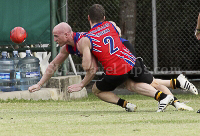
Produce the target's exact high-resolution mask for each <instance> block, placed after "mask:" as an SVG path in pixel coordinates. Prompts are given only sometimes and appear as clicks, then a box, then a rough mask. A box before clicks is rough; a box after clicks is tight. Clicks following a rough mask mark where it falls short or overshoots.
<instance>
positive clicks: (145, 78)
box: [96, 58, 153, 91]
mask: <svg viewBox="0 0 200 136" xmlns="http://www.w3.org/2000/svg"><path fill="white" fill-rule="evenodd" d="M127 79H131V80H132V81H134V82H142V83H147V84H151V83H152V81H153V75H152V74H151V73H150V72H149V71H148V70H147V68H146V67H145V65H144V64H143V61H142V59H141V58H137V59H136V63H135V66H134V68H133V69H132V70H131V71H129V72H128V73H127V74H124V75H119V76H113V75H103V78H102V79H101V80H100V81H97V82H96V86H97V88H98V89H99V90H101V91H113V90H114V89H115V88H116V87H118V86H119V85H121V84H123V83H124V82H125V81H126V80H127Z"/></svg>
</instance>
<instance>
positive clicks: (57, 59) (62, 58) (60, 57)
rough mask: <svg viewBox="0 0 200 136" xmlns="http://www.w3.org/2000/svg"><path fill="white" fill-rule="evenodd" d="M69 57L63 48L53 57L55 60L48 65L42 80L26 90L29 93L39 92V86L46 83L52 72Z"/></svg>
mask: <svg viewBox="0 0 200 136" xmlns="http://www.w3.org/2000/svg"><path fill="white" fill-rule="evenodd" d="M68 56H69V53H68V52H67V51H66V46H63V47H62V48H61V51H60V53H59V54H58V55H57V56H56V57H55V59H54V60H53V61H52V62H51V63H50V64H49V65H48V67H47V69H46V71H45V73H44V75H43V76H42V78H41V79H40V81H39V82H38V83H37V84H35V85H33V86H31V87H29V88H28V90H29V91H30V92H35V91H38V90H40V88H41V86H42V85H43V84H44V83H45V82H46V81H48V80H49V79H50V78H51V77H52V75H53V74H54V72H55V71H56V70H57V69H58V67H59V66H60V65H61V64H62V63H63V62H64V61H65V59H66V58H67V57H68Z"/></svg>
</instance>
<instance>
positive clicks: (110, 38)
mask: <svg viewBox="0 0 200 136" xmlns="http://www.w3.org/2000/svg"><path fill="white" fill-rule="evenodd" d="M84 36H85V37H88V38H89V39H90V42H91V45H92V49H91V50H92V54H93V55H94V56H95V57H96V58H97V59H98V61H100V62H101V64H102V65H103V67H104V72H105V73H106V75H123V74H126V73H127V72H129V71H130V70H131V69H132V68H133V67H134V65H135V61H136V58H135V56H134V55H133V54H132V53H131V52H130V51H129V50H128V49H127V48H126V47H125V46H124V45H123V44H122V42H121V40H120V37H119V34H118V32H117V30H116V28H115V27H114V25H113V24H112V23H110V22H108V21H104V22H101V23H98V24H96V25H94V26H93V27H92V29H91V30H90V31H89V32H88V33H87V34H85V35H84Z"/></svg>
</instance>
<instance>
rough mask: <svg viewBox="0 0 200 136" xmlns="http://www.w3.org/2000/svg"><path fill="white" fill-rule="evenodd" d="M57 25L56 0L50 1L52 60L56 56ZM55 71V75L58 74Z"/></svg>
mask: <svg viewBox="0 0 200 136" xmlns="http://www.w3.org/2000/svg"><path fill="white" fill-rule="evenodd" d="M55 25H56V0H51V1H50V42H51V60H53V59H54V58H55V57H56V54H57V51H56V43H55V42H54V37H53V34H52V31H53V28H54V26H55ZM56 73H57V72H55V73H54V76H56Z"/></svg>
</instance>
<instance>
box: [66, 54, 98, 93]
mask: <svg viewBox="0 0 200 136" xmlns="http://www.w3.org/2000/svg"><path fill="white" fill-rule="evenodd" d="M91 61H92V62H91V67H90V69H89V70H88V71H87V72H86V74H85V76H84V78H83V80H82V81H81V82H80V83H78V84H73V85H70V86H68V92H69V93H71V92H77V91H81V90H82V89H83V87H85V86H86V85H87V84H88V83H90V81H91V80H92V79H93V78H94V76H95V75H96V72H97V70H98V64H97V63H98V61H97V59H96V58H95V57H94V56H93V55H92V60H91Z"/></svg>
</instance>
